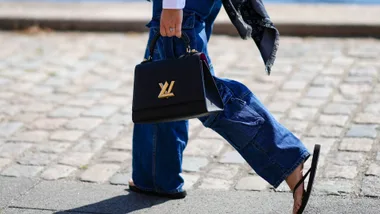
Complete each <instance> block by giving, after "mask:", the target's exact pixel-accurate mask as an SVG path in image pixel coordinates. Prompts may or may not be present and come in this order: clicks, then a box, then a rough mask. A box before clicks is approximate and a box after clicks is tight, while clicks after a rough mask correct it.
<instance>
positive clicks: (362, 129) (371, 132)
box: [346, 124, 378, 138]
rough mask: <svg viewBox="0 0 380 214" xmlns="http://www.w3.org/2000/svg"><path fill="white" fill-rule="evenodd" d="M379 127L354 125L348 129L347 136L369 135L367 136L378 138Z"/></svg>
mask: <svg viewBox="0 0 380 214" xmlns="http://www.w3.org/2000/svg"><path fill="white" fill-rule="evenodd" d="M377 127H378V126H376V125H356V124H354V125H352V126H351V128H350V129H349V130H348V132H347V134H346V136H348V137H367V138H376V136H377Z"/></svg>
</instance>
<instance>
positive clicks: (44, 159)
mask: <svg viewBox="0 0 380 214" xmlns="http://www.w3.org/2000/svg"><path fill="white" fill-rule="evenodd" d="M57 157H58V156H57V155H56V154H49V153H41V152H27V153H25V154H24V155H23V157H21V158H19V159H18V160H17V163H19V164H22V165H36V166H44V165H48V164H49V163H50V162H52V161H54V160H55V159H56V158H57Z"/></svg>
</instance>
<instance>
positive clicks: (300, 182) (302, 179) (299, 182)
mask: <svg viewBox="0 0 380 214" xmlns="http://www.w3.org/2000/svg"><path fill="white" fill-rule="evenodd" d="M310 172H311V169H309V170H308V171H307V172H306V173H305V175H304V176H303V177H302V178H301V180H300V181H298V183H297V184H296V186H295V187H294V189H293V198H294V193H295V192H296V189H297V188H298V187H299V186H300V185H301V184H302V183H303V182H304V180H305V179H306V177H307V176H308V175H309V173H310ZM304 191H305V189H304Z"/></svg>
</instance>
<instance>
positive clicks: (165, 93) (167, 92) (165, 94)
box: [158, 81, 175, 99]
mask: <svg viewBox="0 0 380 214" xmlns="http://www.w3.org/2000/svg"><path fill="white" fill-rule="evenodd" d="M174 82H175V81H171V82H170V85H169V83H168V82H165V84H162V83H159V85H160V87H161V92H160V94H159V95H158V98H160V99H162V98H169V97H174V94H173V93H172V89H173V86H174ZM168 87H169V89H168Z"/></svg>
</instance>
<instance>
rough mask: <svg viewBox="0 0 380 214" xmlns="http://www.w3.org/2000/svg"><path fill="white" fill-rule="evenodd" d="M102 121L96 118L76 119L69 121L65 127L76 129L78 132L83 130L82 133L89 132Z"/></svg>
mask: <svg viewBox="0 0 380 214" xmlns="http://www.w3.org/2000/svg"><path fill="white" fill-rule="evenodd" d="M102 122H103V120H102V119H98V118H84V117H81V118H76V119H72V120H70V121H69V122H68V123H67V124H66V125H65V127H66V128H67V129H78V130H84V131H89V130H91V129H94V128H95V127H97V126H98V125H99V124H100V123H102Z"/></svg>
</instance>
